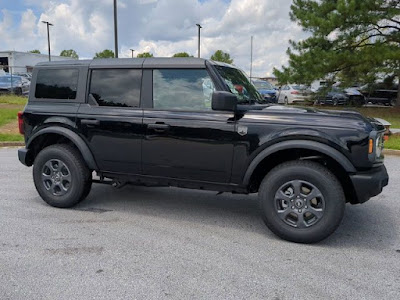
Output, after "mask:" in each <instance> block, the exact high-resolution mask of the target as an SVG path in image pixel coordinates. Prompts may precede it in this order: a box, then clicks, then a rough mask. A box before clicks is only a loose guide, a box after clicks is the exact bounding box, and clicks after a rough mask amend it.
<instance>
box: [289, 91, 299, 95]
mask: <svg viewBox="0 0 400 300" xmlns="http://www.w3.org/2000/svg"><path fill="white" fill-rule="evenodd" d="M290 93H291V94H292V95H298V94H299V92H298V91H291V92H290Z"/></svg>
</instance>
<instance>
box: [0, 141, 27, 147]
mask: <svg viewBox="0 0 400 300" xmlns="http://www.w3.org/2000/svg"><path fill="white" fill-rule="evenodd" d="M23 146H25V143H24V142H0V147H23Z"/></svg>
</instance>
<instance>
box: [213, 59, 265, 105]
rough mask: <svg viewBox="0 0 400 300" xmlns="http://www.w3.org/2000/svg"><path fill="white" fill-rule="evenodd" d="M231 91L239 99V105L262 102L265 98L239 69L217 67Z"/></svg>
mask: <svg viewBox="0 0 400 300" xmlns="http://www.w3.org/2000/svg"><path fill="white" fill-rule="evenodd" d="M215 68H216V69H217V70H218V73H219V74H220V75H221V76H222V78H224V80H225V83H226V84H227V85H228V87H229V89H230V90H231V92H232V93H233V94H235V95H236V97H237V98H238V104H243V103H252V102H259V101H262V100H263V98H262V96H261V95H260V93H259V92H258V91H257V89H256V87H255V86H254V85H253V84H252V83H251V82H250V79H249V78H248V77H247V76H246V75H245V74H244V73H243V72H242V71H241V70H239V69H235V68H230V67H223V66H215Z"/></svg>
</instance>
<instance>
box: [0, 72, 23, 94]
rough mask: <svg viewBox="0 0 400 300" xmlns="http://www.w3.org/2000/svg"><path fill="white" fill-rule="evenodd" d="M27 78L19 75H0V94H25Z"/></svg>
mask: <svg viewBox="0 0 400 300" xmlns="http://www.w3.org/2000/svg"><path fill="white" fill-rule="evenodd" d="M29 86H30V82H29V80H27V79H25V78H24V77H21V76H11V75H6V76H0V94H9V93H13V94H16V95H27V94H28V93H29Z"/></svg>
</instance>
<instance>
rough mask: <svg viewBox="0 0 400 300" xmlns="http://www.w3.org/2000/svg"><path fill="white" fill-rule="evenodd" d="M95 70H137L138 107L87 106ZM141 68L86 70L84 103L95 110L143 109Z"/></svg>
mask: <svg viewBox="0 0 400 300" xmlns="http://www.w3.org/2000/svg"><path fill="white" fill-rule="evenodd" d="M95 70H139V71H141V79H140V95H139V104H138V106H137V107H136V106H135V107H134V106H128V107H122V106H107V105H97V106H93V105H90V104H89V94H90V87H91V85H92V73H93V71H95ZM143 73H144V72H143V68H131V67H129V68H126V67H125V68H120V67H119V68H114V67H104V68H103V67H100V68H97V67H96V68H89V70H88V74H87V81H86V92H85V103H86V104H87V105H89V106H90V107H96V109H99V108H100V109H105V108H106V109H110V108H112V109H123V110H127V109H133V110H140V109H143V108H142V94H143Z"/></svg>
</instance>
